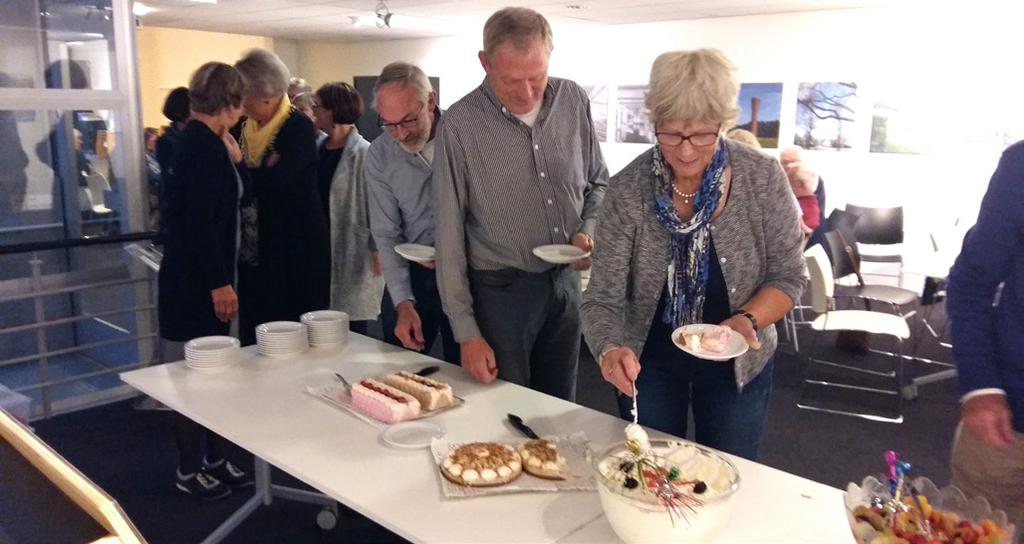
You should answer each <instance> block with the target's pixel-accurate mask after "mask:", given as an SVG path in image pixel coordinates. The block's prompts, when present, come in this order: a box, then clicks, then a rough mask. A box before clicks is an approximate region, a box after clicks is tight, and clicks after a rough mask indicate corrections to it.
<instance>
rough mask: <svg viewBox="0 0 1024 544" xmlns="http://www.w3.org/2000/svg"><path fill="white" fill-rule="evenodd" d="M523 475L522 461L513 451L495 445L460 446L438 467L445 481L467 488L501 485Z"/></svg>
mask: <svg viewBox="0 0 1024 544" xmlns="http://www.w3.org/2000/svg"><path fill="white" fill-rule="evenodd" d="M522 472H523V462H522V458H521V457H519V454H518V453H516V450H514V449H513V448H512V446H506V445H505V444H499V443H497V442H471V443H469V444H463V445H461V446H459V447H457V448H455V449H454V450H452V451H451V452H449V453H448V456H447V457H445V459H444V462H443V463H441V474H442V475H443V476H444V477H445V478H447V479H448V480H450V481H451V482H453V483H456V484H459V485H465V486H470V487H489V486H496V485H504V484H507V483H509V482H511V481H512V480H515V479H516V478H518V477H519V475H520V474H522Z"/></svg>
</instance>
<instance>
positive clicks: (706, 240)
mask: <svg viewBox="0 0 1024 544" xmlns="http://www.w3.org/2000/svg"><path fill="white" fill-rule="evenodd" d="M652 163H653V174H654V175H653V183H654V200H655V209H654V213H655V215H656V216H657V217H658V222H659V223H661V226H663V227H665V229H666V230H668V232H669V234H670V235H671V236H672V243H671V246H670V247H669V253H670V257H671V260H670V262H669V266H668V295H669V301H670V303H669V305H668V306H667V307H666V308H665V315H664V316H663V317H662V319H663V320H664V321H665V323H667V324H669V325H671V326H672V327H679V326H681V325H683V324H689V323H701V319H702V317H703V316H702V314H703V311H704V294H705V288H706V287H707V283H708V269H709V266H708V264H709V263H708V258H709V255H710V253H711V251H710V248H711V217H712V216H713V215H714V213H715V210H716V209H718V201H719V200H720V199H721V196H722V180H723V178H724V177H725V167H726V166H727V165H728V164H729V150H728V148H727V147H726V146H725V144H724V143H722V142H719V144H718V150H717V151H715V154H714V156H713V157H712V158H711V163H710V164H709V165H708V167H707V169H706V170H704V179H703V180H702V181H701V185H700V189H699V190H698V191H697V197H696V200H695V201H694V208H695V213H694V214H693V218H691V219H690V220H689V221H687V222H685V223H684V222H683V221H681V220H680V219H679V215H678V214H677V213H676V208H675V206H674V205H673V204H672V187H673V184H674V183H675V175H674V174H673V173H672V168H671V167H670V166H669V165H668V163H666V162H665V159H664V157H662V155H661V149H660V148H658V146H654V151H653V157H652Z"/></svg>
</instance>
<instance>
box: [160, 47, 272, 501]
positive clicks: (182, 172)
mask: <svg viewBox="0 0 1024 544" xmlns="http://www.w3.org/2000/svg"><path fill="white" fill-rule="evenodd" d="M244 91H245V82H244V81H243V80H242V78H241V76H240V75H239V74H238V72H237V71H235V69H234V68H232V67H231V66H230V65H227V64H224V63H220V62H210V63H207V64H204V65H203V66H201V67H200V68H199V69H198V70H196V72H195V74H194V75H193V76H192V81H191V83H190V84H189V97H190V101H191V109H192V112H193V114H192V119H191V120H190V121H189V122H188V125H187V126H186V127H185V130H184V131H183V132H182V139H181V145H180V147H179V149H178V150H177V154H176V156H175V160H174V169H175V179H176V183H175V184H174V186H173V188H172V193H171V199H170V202H171V205H170V206H169V207H168V208H167V214H166V215H165V216H164V217H163V222H164V258H163V261H162V263H161V265H160V281H159V284H158V285H159V314H160V352H161V359H162V360H163V361H164V362H171V361H179V360H181V359H184V358H185V343H186V342H188V341H189V340H192V339H194V338H198V337H201V336H214V335H227V334H229V332H230V328H231V320H232V319H233V318H234V317H235V316H236V315H237V314H238V297H237V296H236V295H235V288H234V283H235V262H236V260H235V255H236V250H237V244H238V221H239V217H238V201H239V197H240V195H241V192H242V181H241V178H240V176H239V174H238V171H237V170H236V169H235V165H236V164H237V163H239V162H241V160H242V153H241V150H240V149H239V148H238V144H237V143H236V142H235V139H234V137H232V136H231V134H230V133H229V132H228V131H229V129H230V128H231V127H233V126H234V125H235V124H236V123H238V119H239V118H240V117H241V116H242V96H243V93H244ZM204 434H205V439H206V455H205V458H204V456H203V453H202V442H203V438H204ZM175 437H176V439H177V443H178V453H179V456H180V459H179V464H178V475H177V482H176V487H177V488H178V489H179V490H180V491H181V492H183V493H186V494H189V495H193V496H196V497H198V498H200V499H203V500H213V499H219V498H221V497H224V496H226V495H228V494H229V493H230V492H231V489H230V487H241V486H245V485H250V484H252V479H251V478H250V477H249V476H248V474H246V473H245V472H243V471H242V470H241V469H239V468H238V466H237V465H235V464H234V463H233V462H231V461H229V460H226V459H225V458H224V457H223V454H222V447H221V443H222V442H223V439H221V438H220V437H218V436H216V435H215V434H213V433H210V432H208V431H207V432H205V433H204V430H203V429H202V427H200V426H199V425H197V424H196V423H194V422H192V421H191V420H189V419H187V418H185V417H184V416H180V415H179V417H178V420H177V425H176V433H175ZM229 486H230V487H229Z"/></svg>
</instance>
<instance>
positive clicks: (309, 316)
mask: <svg viewBox="0 0 1024 544" xmlns="http://www.w3.org/2000/svg"><path fill="white" fill-rule="evenodd" d="M299 319H301V320H302V323H303V324H304V325H306V328H307V329H309V345H311V346H335V345H339V344H344V343H345V341H346V340H348V314H346V313H345V312H338V311H335V310H319V311H316V312H307V313H304V314H302V315H301V316H300V317H299Z"/></svg>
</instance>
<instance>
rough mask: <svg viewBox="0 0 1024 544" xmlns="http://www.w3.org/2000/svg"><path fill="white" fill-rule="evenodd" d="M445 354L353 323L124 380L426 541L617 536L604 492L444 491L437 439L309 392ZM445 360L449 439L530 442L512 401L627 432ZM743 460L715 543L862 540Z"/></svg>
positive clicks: (534, 422)
mask: <svg viewBox="0 0 1024 544" xmlns="http://www.w3.org/2000/svg"><path fill="white" fill-rule="evenodd" d="M437 363H438V361H436V360H434V359H432V358H429V357H426V356H423V355H420V354H417V353H413V352H410V351H405V350H400V349H397V348H394V347H392V346H389V345H387V344H384V343H382V342H378V341H376V340H373V339H370V338H367V337H363V336H360V335H357V334H351V335H350V336H349V342H348V345H347V346H346V347H345V348H344V349H343V350H338V349H334V350H330V349H322V348H313V349H311V350H309V351H308V352H306V353H305V354H303V355H301V356H300V357H298V358H295V359H291V360H283V359H270V358H266V357H261V356H258V355H256V354H255V353H254V351H253V350H252V349H251V348H250V349H247V350H245V351H244V352H243V360H242V361H241V363H240V364H239V365H237V366H235V367H233V368H231V369H228V370H225V371H223V372H220V373H214V374H208V373H200V372H197V371H194V370H191V369H189V368H188V367H186V366H185V365H184V363H183V362H178V363H171V364H166V365H160V366H156V367H150V368H145V369H140V370H134V371H131V372H126V373H124V374H121V378H122V379H123V380H124V381H125V382H127V383H129V384H130V385H132V386H133V387H135V388H136V389H138V390H140V391H142V392H143V393H146V394H147V395H150V396H151V397H153V398H155V399H157V400H159V401H160V402H162V403H164V404H166V405H167V406H169V407H171V408H173V409H174V410H177V411H178V412H180V413H182V414H184V415H185V416H187V417H189V418H191V419H193V420H195V421H196V422H198V423H200V424H202V425H203V426H205V427H207V428H209V429H211V430H213V431H216V432H217V433H219V434H221V435H222V436H224V437H225V438H227V439H229V440H231V441H233V442H235V443H236V444H238V445H239V446H241V447H242V448H245V449H246V450H248V451H250V452H252V453H253V454H254V455H255V456H256V457H257V458H258V459H264V460H266V461H267V462H269V463H270V464H271V465H273V466H276V467H278V468H280V469H282V470H284V471H285V472H287V473H289V474H291V475H292V476H294V477H296V478H298V479H299V480H302V481H303V482H305V483H307V484H309V485H310V486H312V487H314V488H316V489H318V490H320V491H321V492H323V493H325V494H326V495H328V496H330V497H332V498H334V499H336V500H338V501H340V502H342V503H344V504H346V505H347V506H349V507H350V508H352V509H354V510H356V511H358V512H360V513H361V514H363V515H365V516H367V517H369V518H371V519H373V520H374V521H376V522H377V523H379V524H381V525H382V526H384V527H386V528H387V529H389V530H391V531H393V532H394V533H396V534H398V535H400V536H402V537H403V538H406V539H408V540H410V541H413V542H439V543H440V542H443V543H452V542H473V543H482V542H530V543H540V542H581V543H582V542H617V541H618V539H617V538H616V536H615V534H614V533H613V532H612V530H611V527H610V526H609V525H608V522H607V521H606V520H605V519H604V516H603V515H602V511H601V504H600V500H599V498H598V496H597V492H566V493H529V494H515V495H502V496H489V497H479V498H469V499H457V500H450V499H445V498H444V497H443V496H442V495H441V488H440V484H439V478H440V476H439V475H438V474H437V467H436V466H435V465H434V463H433V460H432V458H431V456H430V453H429V450H426V449H423V450H399V449H394V448H391V447H389V446H387V445H385V444H384V443H383V442H382V441H381V440H380V438H379V430H378V429H376V428H374V427H372V426H370V425H368V424H366V423H365V422H363V421H360V420H358V419H356V418H355V417H354V416H352V415H350V414H348V413H347V412H344V411H342V410H340V409H338V408H336V407H334V406H331V405H330V404H328V403H326V402H324V401H322V400H320V399H318V398H315V397H313V396H311V395H309V394H308V393H306V391H305V390H306V386H308V385H320V384H325V383H328V382H330V381H331V380H333V379H334V378H333V376H334V373H335V372H340V373H342V375H344V376H345V377H346V378H350V379H357V378H360V377H362V376H366V375H371V374H379V373H383V372H389V371H394V370H399V369H410V370H411V369H418V368H421V367H422V366H424V365H428V364H437ZM440 364H441V367H442V370H441V372H440V373H439V374H438V375H437V376H436V377H438V378H439V379H441V380H444V381H447V382H449V383H451V384H452V387H453V388H454V390H455V392H456V394H457V395H459V396H461V397H462V398H464V399H466V404H465V405H464V406H462V407H460V408H458V409H455V410H451V411H448V412H445V413H442V414H439V415H437V416H436V417H434V418H432V419H431V421H433V422H435V423H437V424H438V425H440V426H441V427H443V428H445V429H446V431H447V437H446V438H447V439H449V440H454V441H474V440H511V441H515V440H521V437H519V435H517V434H516V432H515V431H514V430H512V428H511V427H510V426H509V425H508V424H507V423H506V422H505V415H506V414H507V413H509V412H512V413H516V414H518V415H520V416H522V417H523V419H524V420H525V421H526V422H527V424H529V425H530V426H531V427H533V429H534V430H536V431H537V432H538V433H539V434H541V435H544V434H563V433H570V432H574V431H579V430H583V431H584V432H586V434H587V437H588V438H589V440H590V441H591V444H592V446H593V447H594V448H595V449H596V450H599V449H603V448H604V447H605V446H606V445H609V444H611V443H613V442H616V441H621V440H623V428H624V422H623V421H622V420H620V419H618V418H615V417H612V416H609V415H607V414H604V413H601V412H598V411H595V410H591V409H589V408H585V407H582V406H579V405H577V404H573V403H570V402H566V401H563V400H560V399H557V398H554V397H550V396H547V395H544V394H541V393H537V392H535V391H531V390H529V389H526V388H523V387H519V386H516V385H513V384H509V383H504V382H496V383H494V384H491V385H482V384H479V383H477V382H475V381H474V380H473V379H472V377H471V376H470V375H469V374H468V373H467V372H465V371H464V370H462V369H461V368H460V367H457V366H454V365H448V364H445V363H440ZM641 409H642V404H641ZM655 435H657V433H652V436H655ZM731 459H732V461H733V462H734V463H735V464H736V466H737V468H738V469H739V471H740V475H741V478H742V481H741V485H740V489H739V491H738V492H737V494H736V497H735V499H734V500H735V501H736V505H735V508H734V510H733V514H732V520H731V522H730V523H729V526H728V527H727V528H726V529H725V530H724V531H723V532H722V534H721V535H720V536H719V538H718V539H716V542H735V543H753V542H757V543H766V544H767V543H789V544H792V543H800V542H807V543H810V542H814V543H826V542H827V543H841V544H847V543H852V542H853V537H852V536H851V534H850V530H849V528H848V525H847V521H846V515H845V512H844V508H843V500H842V492H841V491H840V490H838V489H835V488H832V487H829V486H826V485H823V484H819V483H816V482H813V481H810V480H807V479H804V478H800V477H797V476H794V475H791V474H787V473H785V472H782V471H779V470H775V469H773V468H769V467H766V466H764V465H760V464H757V463H753V462H750V461H746V460H744V459H740V458H737V457H731ZM822 461H823V462H825V460H822ZM267 501H269V498H265V499H264V500H263V502H265V503H266V502H267Z"/></svg>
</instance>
